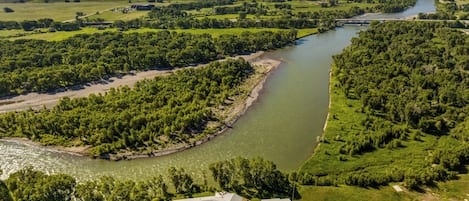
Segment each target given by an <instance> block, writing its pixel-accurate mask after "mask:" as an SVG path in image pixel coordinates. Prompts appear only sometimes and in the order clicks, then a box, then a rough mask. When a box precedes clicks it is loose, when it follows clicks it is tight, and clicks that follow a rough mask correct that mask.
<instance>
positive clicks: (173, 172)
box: [168, 167, 193, 194]
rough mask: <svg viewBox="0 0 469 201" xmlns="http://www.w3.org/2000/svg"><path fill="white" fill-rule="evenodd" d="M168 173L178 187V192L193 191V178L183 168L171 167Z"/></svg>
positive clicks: (175, 186)
mask: <svg viewBox="0 0 469 201" xmlns="http://www.w3.org/2000/svg"><path fill="white" fill-rule="evenodd" d="M168 175H169V179H170V180H171V182H172V184H173V185H174V188H175V189H176V193H178V194H181V193H192V187H193V179H192V177H191V176H190V175H189V174H187V173H186V172H185V171H184V169H183V168H179V169H177V168H175V167H171V168H169V169H168Z"/></svg>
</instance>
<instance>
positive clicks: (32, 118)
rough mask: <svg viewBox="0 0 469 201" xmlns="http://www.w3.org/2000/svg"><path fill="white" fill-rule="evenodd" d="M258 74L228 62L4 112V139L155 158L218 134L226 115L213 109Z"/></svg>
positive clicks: (240, 91) (1, 128)
mask: <svg viewBox="0 0 469 201" xmlns="http://www.w3.org/2000/svg"><path fill="white" fill-rule="evenodd" d="M253 73H254V68H253V67H252V66H251V65H250V64H249V63H248V62H247V61H244V60H243V59H237V60H227V61H224V62H212V63H210V64H208V65H207V66H205V67H202V68H200V69H183V70H178V71H176V72H175V73H174V74H172V75H168V76H158V77H155V78H154V79H153V80H144V81H140V82H137V83H136V85H135V86H134V88H132V89H130V88H129V87H127V86H123V87H120V88H117V89H114V88H113V89H111V90H109V91H108V92H106V93H105V94H97V95H95V94H92V95H90V96H89V97H87V98H74V99H70V98H68V97H66V98H63V99H61V100H60V101H59V103H58V104H57V105H56V106H55V107H54V108H53V109H51V110H48V109H42V110H39V111H35V110H28V111H19V112H10V113H4V114H1V115H0V136H16V137H27V138H29V139H31V140H34V141H38V142H41V143H42V144H44V145H64V146H91V149H90V150H89V152H90V154H91V155H92V156H100V157H104V158H107V157H109V156H108V154H116V153H119V152H120V151H121V152H131V151H134V152H137V153H146V154H152V153H153V152H155V151H158V150H162V149H164V148H168V147H171V145H174V144H190V143H193V142H195V141H196V140H197V139H201V138H202V137H205V136H206V135H207V134H212V133H214V132H216V131H218V130H219V128H218V126H222V124H221V122H223V121H224V118H225V117H223V116H220V115H219V114H217V112H215V111H214V110H213V108H220V107H222V106H228V105H229V104H230V103H227V102H225V100H226V99H227V98H229V97H231V98H232V97H234V96H235V95H240V94H246V92H247V89H244V88H240V87H239V86H240V85H241V84H243V82H244V80H246V79H247V78H248V77H249V76H250V75H251V74H253ZM209 122H215V123H212V124H210V126H209V125H208V124H209ZM216 122H219V123H216Z"/></svg>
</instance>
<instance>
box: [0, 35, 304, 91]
mask: <svg viewBox="0 0 469 201" xmlns="http://www.w3.org/2000/svg"><path fill="white" fill-rule="evenodd" d="M296 33H297V32H296V31H295V30H290V31H285V32H275V33H274V32H270V31H263V32H258V33H250V32H245V33H242V34H240V35H221V36H219V37H217V38H212V37H211V36H210V35H208V34H204V35H194V34H188V33H176V32H169V31H162V32H156V33H132V34H123V33H116V32H107V33H103V34H91V35H77V36H74V37H71V38H69V39H66V40H63V41H57V42H49V41H43V40H15V41H3V42H2V43H1V44H0V52H2V54H1V55H0V96H5V95H11V94H21V93H26V92H33V91H35V92H45V91H49V90H54V89H57V88H61V87H68V86H73V85H77V84H84V83H87V82H90V81H96V80H100V79H103V78H108V77H110V76H112V75H114V74H116V73H127V72H129V71H131V70H142V69H163V68H170V67H177V66H184V65H188V64H196V63H206V62H209V61H213V60H216V59H219V58H223V57H224V56H228V55H235V54H244V53H251V52H255V51H259V50H268V49H275V48H280V47H283V46H285V45H287V44H290V43H294V41H295V39H296Z"/></svg>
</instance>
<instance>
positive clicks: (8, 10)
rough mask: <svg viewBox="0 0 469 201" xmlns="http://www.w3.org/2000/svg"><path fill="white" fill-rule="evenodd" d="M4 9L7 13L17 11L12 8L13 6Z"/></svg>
mask: <svg viewBox="0 0 469 201" xmlns="http://www.w3.org/2000/svg"><path fill="white" fill-rule="evenodd" d="M3 11H4V12H5V13H13V12H15V11H14V10H13V9H11V8H9V7H4V8H3Z"/></svg>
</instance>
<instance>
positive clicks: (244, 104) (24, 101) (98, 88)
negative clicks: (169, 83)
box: [0, 52, 282, 160]
mask: <svg viewBox="0 0 469 201" xmlns="http://www.w3.org/2000/svg"><path fill="white" fill-rule="evenodd" d="M263 54H264V52H257V53H253V54H250V55H244V56H238V57H242V58H244V59H245V60H247V61H249V62H250V63H251V64H252V65H254V66H255V69H256V74H255V75H253V77H252V78H250V80H249V81H250V82H251V83H250V84H249V86H247V87H248V88H249V89H250V92H249V94H248V95H247V97H246V98H245V99H244V100H236V101H238V103H237V104H233V107H231V108H229V112H228V113H227V114H226V118H225V120H224V125H223V126H222V127H221V128H220V130H219V131H217V132H216V133H214V134H211V135H208V136H205V137H203V138H202V139H199V140H197V141H195V142H192V143H189V144H180V145H175V146H172V147H171V148H168V149H163V150H159V151H155V152H152V153H145V154H141V153H131V152H129V153H124V154H118V155H106V156H103V157H102V158H104V159H110V160H121V159H136V158H144V157H155V156H163V155H169V154H173V153H177V152H180V151H183V150H186V149H189V148H191V147H194V146H197V145H201V144H203V143H205V142H208V141H210V140H211V139H213V138H214V137H216V136H218V135H221V134H223V133H224V132H225V131H226V130H227V129H229V128H231V125H233V124H234V123H235V122H236V121H237V120H238V119H239V118H240V117H241V116H242V115H243V114H244V113H245V112H246V111H247V109H248V108H249V107H250V106H251V105H252V104H253V103H254V102H255V101H256V100H257V98H258V97H259V94H260V91H261V90H262V88H263V86H264V83H265V81H266V79H267V77H268V76H269V74H270V73H271V72H272V70H273V69H275V68H276V67H278V66H279V65H280V64H281V63H282V62H281V61H279V60H274V59H269V58H262V55H263ZM238 57H235V58H238ZM202 66H204V65H199V66H197V67H195V68H198V67H202ZM176 70H177V69H176ZM171 71H174V70H165V71H156V70H155V71H145V72H139V73H136V74H135V75H130V76H123V77H122V78H111V80H112V81H110V82H106V83H100V84H93V85H89V86H86V87H84V88H83V89H80V90H74V91H65V92H60V93H56V94H38V93H31V94H27V95H22V96H17V97H13V98H10V99H2V100H0V113H1V112H8V111H14V110H25V109H28V108H41V107H43V105H44V106H46V107H47V108H51V107H53V106H54V105H55V104H57V102H58V101H59V99H60V98H62V97H65V96H69V97H71V98H76V97H86V96H88V95H89V94H91V93H104V92H105V91H107V90H109V89H110V88H112V87H119V86H124V85H127V86H129V87H132V86H133V85H134V84H135V83H136V82H137V81H139V80H143V79H151V78H153V77H155V76H162V75H165V74H168V73H170V72H171ZM239 101H241V102H239ZM2 103H3V105H2ZM0 141H9V142H15V143H21V144H28V145H32V146H41V145H39V143H36V142H33V141H31V140H28V139H25V138H12V137H9V138H3V139H0ZM41 147H44V148H47V149H50V150H52V151H59V152H64V153H69V154H74V155H88V150H89V147H63V146H41Z"/></svg>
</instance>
